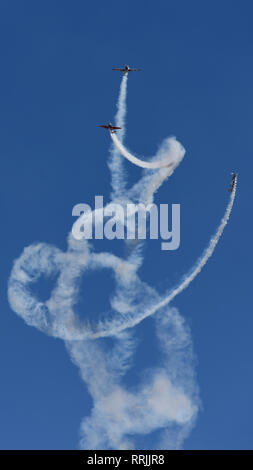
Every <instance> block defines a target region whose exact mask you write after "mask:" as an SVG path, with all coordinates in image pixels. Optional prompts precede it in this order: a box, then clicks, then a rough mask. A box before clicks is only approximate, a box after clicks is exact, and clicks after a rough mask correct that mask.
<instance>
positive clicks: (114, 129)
mask: <svg viewBox="0 0 253 470" xmlns="http://www.w3.org/2000/svg"><path fill="white" fill-rule="evenodd" d="M98 127H103V128H104V129H108V131H110V132H111V134H115V132H116V130H117V129H121V127H118V126H113V125H112V124H111V123H110V122H109V124H107V125H102V126H98Z"/></svg>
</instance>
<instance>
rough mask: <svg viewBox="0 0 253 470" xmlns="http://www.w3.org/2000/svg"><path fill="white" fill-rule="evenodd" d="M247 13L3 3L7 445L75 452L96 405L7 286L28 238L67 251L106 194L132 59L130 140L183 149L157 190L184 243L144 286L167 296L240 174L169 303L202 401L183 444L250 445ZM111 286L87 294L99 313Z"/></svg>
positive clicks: (0, 437) (3, 416)
mask: <svg viewBox="0 0 253 470" xmlns="http://www.w3.org/2000/svg"><path fill="white" fill-rule="evenodd" d="M252 15H253V5H252V2H250V1H249V0H248V1H241V2H238V1H233V0H231V1H223V2H220V1H217V0H214V1H212V2H203V1H192V2H189V1H186V0H184V1H180V0H179V1H177V2H172V1H170V0H168V1H162V0H158V1H156V2H152V1H149V0H138V1H132V0H129V1H128V2H115V1H111V0H108V1H106V2H102V1H97V2H84V1H80V0H77V1H75V2H70V1H65V0H63V1H61V2H56V1H54V0H51V1H48V0H45V1H44V2H33V1H30V0H27V1H25V2H21V1H15V0H13V1H12V2H8V1H7V0H2V1H1V4H0V48H1V54H0V56H1V87H0V129H1V139H0V181H1V183H0V207H1V215H2V230H1V249H0V273H1V275H0V336H1V339H0V369H1V386H0V448H5V449H12V448H21V449H25V448H37V449H45V448H47V449H54V448H58V449H64V448H70V449H72V448H73V449H74V448H76V447H77V445H78V432H79V425H80V421H81V418H82V417H83V416H85V415H87V414H89V411H90V408H91V403H92V402H91V398H90V396H89V395H88V393H87V391H86V389H85V386H84V384H83V383H82V381H81V379H80V377H79V375H78V370H77V368H75V366H74V365H73V364H72V363H71V362H70V359H69V356H68V353H67V352H66V350H65V347H64V344H63V342H62V341H61V340H56V339H53V338H50V337H47V336H46V335H44V334H42V333H40V332H39V331H37V330H36V329H34V328H29V327H28V326H27V325H26V324H25V323H24V322H23V321H22V320H21V319H20V318H19V317H18V316H17V315H16V314H15V313H14V312H13V311H12V310H11V309H10V307H9V304H8V300H7V282H8V277H9V275H10V271H11V268H12V265H13V261H14V259H15V258H17V257H18V256H19V255H20V254H21V252H22V250H23V248H24V247H25V246H28V245H30V244H31V243H33V242H36V241H42V242H48V243H52V244H54V245H56V246H58V247H59V248H61V249H64V250H65V249H66V236H67V233H68V232H69V231H70V229H71V226H72V223H73V219H72V216H71V211H72V207H73V206H74V204H77V203H80V202H86V203H90V204H91V205H93V197H94V195H95V194H103V195H104V196H105V197H107V198H108V197H109V194H110V185H109V170H108V167H107V155H108V147H109V137H108V135H107V134H105V133H104V132H103V131H102V130H100V129H98V128H97V124H100V123H103V122H107V121H108V120H113V116H114V114H115V102H116V99H117V96H118V89H119V83H120V77H119V75H118V74H117V73H116V72H115V73H114V72H111V68H112V67H115V66H121V65H123V64H125V63H127V64H130V65H133V66H138V67H141V68H143V72H141V73H140V74H136V75H135V76H130V77H129V88H128V92H129V95H128V119H127V128H128V134H127V139H126V142H127V145H128V146H129V147H130V148H131V149H133V150H134V151H135V152H136V153H138V154H140V155H144V156H150V155H152V154H154V152H155V150H156V149H157V146H158V144H159V143H160V142H161V141H162V139H163V138H164V137H166V136H168V135H171V134H172V135H176V136H177V137H178V139H179V140H180V142H181V143H182V144H183V145H184V147H185V148H186V151H187V153H186V156H185V159H184V161H183V163H182V164H181V166H180V167H179V168H178V169H177V171H176V172H175V174H174V175H173V177H172V178H171V179H170V181H169V183H168V184H165V185H164V186H163V187H162V188H161V190H160V192H159V201H160V202H163V203H166V202H167V203H180V204H181V212H182V214H181V223H182V228H181V234H182V241H181V246H180V249H179V250H177V251H175V252H168V253H167V252H161V250H160V243H159V244H157V245H154V248H153V249H151V250H149V256H148V258H147V261H146V263H147V264H146V266H147V270H146V275H145V276H146V277H145V280H146V281H147V282H149V283H150V284H154V285H155V286H156V287H157V288H158V290H159V291H161V292H163V291H165V290H166V289H167V288H169V287H171V286H173V285H174V284H175V283H177V281H178V280H179V279H180V277H181V276H182V275H183V274H184V273H185V272H186V271H187V270H188V269H189V268H190V267H191V266H192V265H193V264H194V262H195V261H196V259H197V258H198V256H199V255H200V254H201V252H202V250H203V249H204V247H205V246H206V245H207V243H208V241H209V238H210V236H211V235H212V233H213V232H214V230H215V228H216V226H217V224H218V222H219V220H220V218H221V217H222V214H223V212H224V208H225V205H226V204H227V199H228V192H227V187H228V184H229V181H230V172H231V171H233V170H237V171H238V172H239V181H238V193H237V199H236V202H235V206H234V209H233V213H232V216H231V219H230V222H229V225H228V226H227V227H226V229H225V232H224V235H223V237H222V240H221V241H220V243H219V245H218V247H217V249H216V251H215V254H214V256H213V257H212V259H211V260H210V262H209V263H208V265H207V266H206V267H205V269H204V271H203V272H202V274H201V276H199V277H198V278H197V279H196V280H195V281H194V283H193V284H192V285H191V286H190V287H189V289H187V290H186V291H185V292H183V293H182V294H181V296H179V297H177V298H176V299H175V301H174V303H173V304H174V305H175V306H176V307H178V308H179V310H180V313H181V315H183V317H185V318H187V320H188V322H189V324H190V326H191V330H192V336H193V343H194V350H195V354H196V356H197V360H198V363H197V366H196V370H197V380H198V384H199V387H200V395H201V400H202V410H201V411H200V413H199V416H198V419H197V422H196V426H195V428H194V429H193V430H192V432H191V433H190V435H189V437H188V438H187V439H186V440H185V442H184V448H187V449H196V448H198V449H235V448H238V449H250V448H252V442H253V431H252V413H253V403H252V396H253V376H252V353H253V344H252V330H253V315H252V313H253V309H252V300H251V292H252V288H251V278H252V269H251V262H252V222H251V213H252V211H251V207H252V173H253V165H252V144H251V141H252V137H251V136H252V117H253V116H252V99H253V88H252V83H253V55H252V52H253V30H252ZM128 168H129V171H130V174H131V177H132V178H133V179H134V178H135V177H136V178H137V176H135V175H137V174H138V175H139V173H136V169H134V168H132V167H131V168H130V164H129V166H128ZM150 243H151V242H150ZM148 268H150V269H148ZM101 285H103V279H102V277H101ZM50 288H51V286H49V285H48V284H47V283H46V282H45V285H41V286H40V289H41V291H40V295H41V296H42V297H43V295H44V296H46V295H47V293H48V290H49V289H50ZM89 288H90V291H91V292H94V294H95V282H92V279H91V280H90V284H89ZM92 289H93V291H92ZM106 298H107V292H106V291H103V288H102V289H101V297H100V296H96V295H94V296H92V295H91V297H90V299H92V300H93V301H94V302H95V305H94V309H98V310H99V309H100V307H101V303H103V302H104V301H105V299H106ZM90 301H91V300H90ZM143 328H145V325H144V326H143ZM146 347H147V351H146V353H147V356H148V353H149V351H148V345H147V346H146ZM141 368H142V364H141V361H140V371H141Z"/></svg>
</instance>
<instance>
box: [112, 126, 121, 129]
mask: <svg viewBox="0 0 253 470" xmlns="http://www.w3.org/2000/svg"><path fill="white" fill-rule="evenodd" d="M112 129H121V127H117V126H112Z"/></svg>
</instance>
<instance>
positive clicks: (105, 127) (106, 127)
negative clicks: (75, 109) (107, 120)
mask: <svg viewBox="0 0 253 470" xmlns="http://www.w3.org/2000/svg"><path fill="white" fill-rule="evenodd" d="M98 127H103V128H104V129H108V126H98Z"/></svg>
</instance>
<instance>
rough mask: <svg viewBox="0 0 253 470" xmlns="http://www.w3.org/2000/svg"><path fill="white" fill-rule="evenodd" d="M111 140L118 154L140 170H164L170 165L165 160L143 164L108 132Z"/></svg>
mask: <svg viewBox="0 0 253 470" xmlns="http://www.w3.org/2000/svg"><path fill="white" fill-rule="evenodd" d="M110 135H111V138H112V140H113V142H114V144H115V146H116V147H117V149H118V150H119V152H120V153H121V154H122V155H123V156H124V157H125V158H126V159H127V160H129V161H130V162H132V163H133V164H134V165H136V166H139V167H141V168H145V169H149V170H157V169H160V168H165V167H169V166H170V165H171V163H168V161H167V160H165V161H158V162H157V161H153V162H145V161H143V160H140V159H139V158H137V157H135V156H134V155H132V154H131V153H130V152H129V151H128V150H127V149H126V148H125V147H124V145H122V143H121V142H120V141H119V139H118V138H117V136H116V134H115V133H112V132H110Z"/></svg>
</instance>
